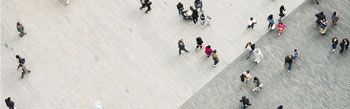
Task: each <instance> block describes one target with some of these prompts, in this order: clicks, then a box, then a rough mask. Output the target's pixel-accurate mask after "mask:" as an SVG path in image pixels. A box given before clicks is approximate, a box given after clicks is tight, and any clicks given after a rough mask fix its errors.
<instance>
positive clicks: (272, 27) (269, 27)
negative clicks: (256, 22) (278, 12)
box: [267, 14, 275, 30]
mask: <svg viewBox="0 0 350 109" xmlns="http://www.w3.org/2000/svg"><path fill="white" fill-rule="evenodd" d="M267 21H269V25H268V26H267V29H269V30H270V29H274V24H275V20H274V19H273V15H272V14H270V15H269V16H268V17H267Z"/></svg>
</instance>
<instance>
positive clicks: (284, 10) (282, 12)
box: [278, 5, 286, 22]
mask: <svg viewBox="0 0 350 109" xmlns="http://www.w3.org/2000/svg"><path fill="white" fill-rule="evenodd" d="M278 15H279V16H280V19H279V20H278V21H279V22H280V21H282V18H283V17H285V16H286V9H285V8H284V6H283V5H282V6H281V7H280V14H278Z"/></svg>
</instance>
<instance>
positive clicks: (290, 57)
mask: <svg viewBox="0 0 350 109" xmlns="http://www.w3.org/2000/svg"><path fill="white" fill-rule="evenodd" d="M292 62H293V56H292V55H288V56H286V58H285V59H284V65H286V66H287V64H288V72H290V69H291V68H292Z"/></svg>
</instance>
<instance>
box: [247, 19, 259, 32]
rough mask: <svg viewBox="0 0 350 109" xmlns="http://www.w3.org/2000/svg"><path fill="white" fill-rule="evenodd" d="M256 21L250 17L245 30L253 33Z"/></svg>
mask: <svg viewBox="0 0 350 109" xmlns="http://www.w3.org/2000/svg"><path fill="white" fill-rule="evenodd" d="M256 23H257V22H256V20H255V19H254V18H253V17H250V18H249V21H248V27H247V30H248V29H252V30H253V31H254V25H255V24H256Z"/></svg>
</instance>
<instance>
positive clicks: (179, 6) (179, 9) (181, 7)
mask: <svg viewBox="0 0 350 109" xmlns="http://www.w3.org/2000/svg"><path fill="white" fill-rule="evenodd" d="M176 7H177V10H178V11H179V14H180V15H181V14H182V11H183V10H184V9H185V8H184V5H183V4H182V3H181V2H179V3H178V4H177V5H176Z"/></svg>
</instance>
